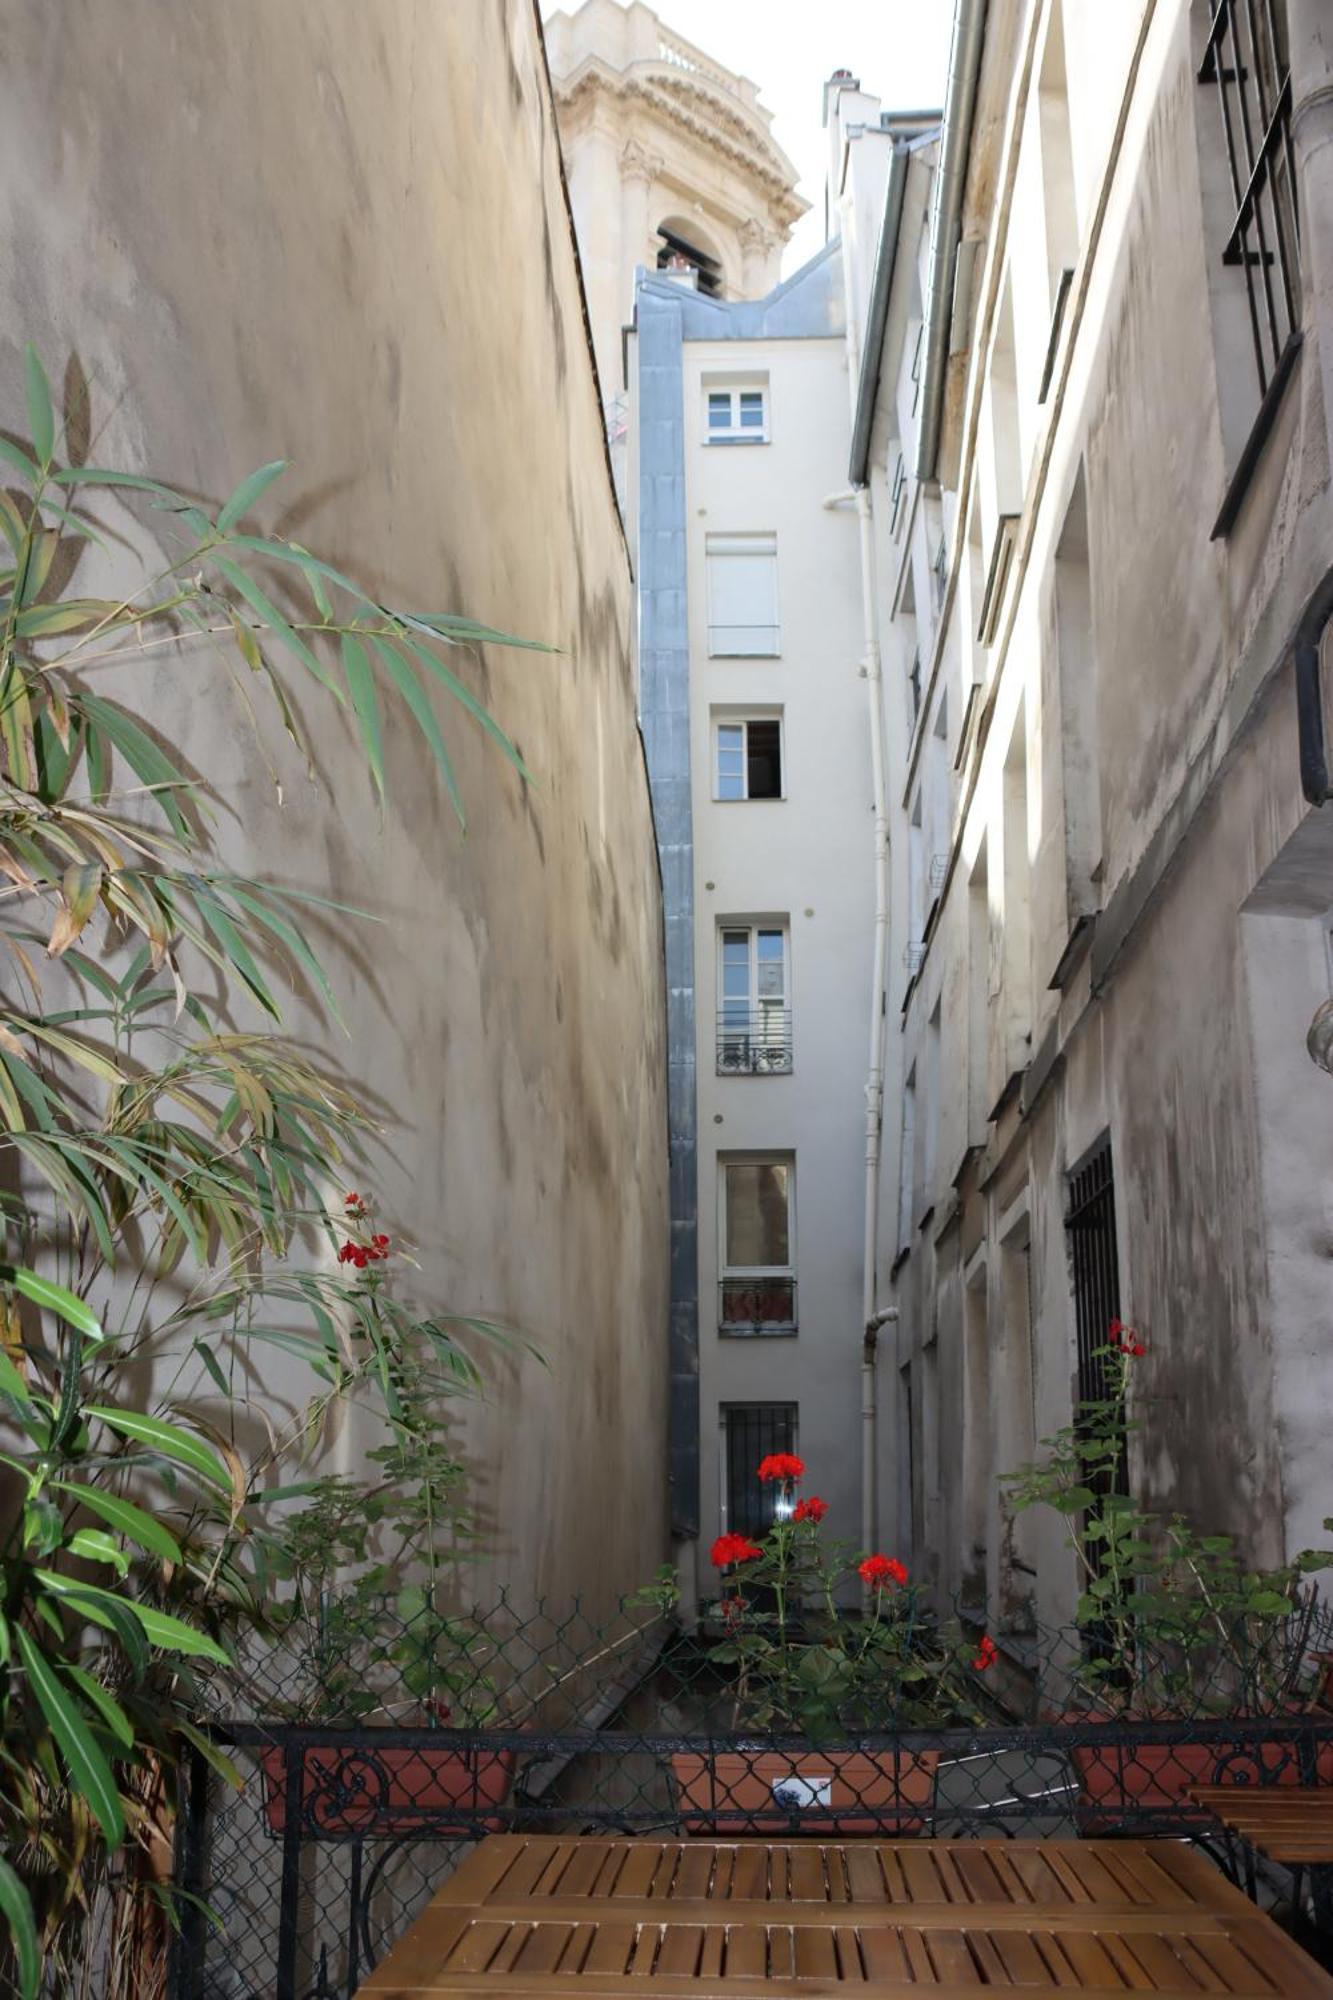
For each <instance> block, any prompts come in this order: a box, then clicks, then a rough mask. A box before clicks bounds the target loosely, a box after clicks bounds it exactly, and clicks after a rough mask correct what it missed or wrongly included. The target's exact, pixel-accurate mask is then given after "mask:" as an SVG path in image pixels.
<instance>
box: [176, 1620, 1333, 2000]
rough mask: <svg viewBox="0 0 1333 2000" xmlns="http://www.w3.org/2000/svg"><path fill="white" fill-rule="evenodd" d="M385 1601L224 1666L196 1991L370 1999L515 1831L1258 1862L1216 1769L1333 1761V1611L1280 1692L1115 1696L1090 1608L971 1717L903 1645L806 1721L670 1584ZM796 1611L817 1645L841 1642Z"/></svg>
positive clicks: (203, 1802) (192, 1988)
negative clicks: (612, 1602) (552, 1603)
mask: <svg viewBox="0 0 1333 2000" xmlns="http://www.w3.org/2000/svg"><path fill="white" fill-rule="evenodd" d="M379 1610H380V1615H379V1617H378V1618H377V1621H376V1623H375V1627H374V1630H373V1631H370V1630H368V1628H367V1623H366V1621H365V1619H364V1617H363V1618H361V1619H360V1620H359V1621H358V1625H357V1629H356V1630H354V1631H349V1630H347V1629H345V1626H344V1624H343V1622H342V1621H340V1618H339V1615H338V1611H337V1607H336V1605H332V1604H331V1605H330V1607H329V1616H328V1618H327V1620H326V1621H324V1622H323V1623H322V1625H321V1629H320V1631H319V1633H318V1634H317V1635H316V1643H315V1644H314V1646H313V1647H311V1646H310V1645H309V1644H308V1643H307V1644H306V1645H305V1646H304V1647H302V1648H300V1649H297V1648H294V1647H292V1646H285V1647H284V1646H276V1647H273V1648H270V1649H269V1650H268V1651H266V1652H264V1653H256V1654H255V1655H254V1657H252V1658H250V1659H248V1660H245V1661H243V1662H242V1663H241V1667H240V1670H239V1672H238V1674H237V1677H236V1679H235V1680H234V1682H232V1683H231V1684H229V1685H228V1686H226V1687H221V1686H219V1687H218V1688H217V1689H216V1690H215V1698H216V1701H217V1704H218V1706H217V1713H216V1716H215V1719H214V1722H213V1725H212V1729H211V1735H212V1738H213V1741H214V1743H215V1745H216V1746H217V1749H218V1751H219V1752H220V1753H221V1754H222V1755H223V1756H224V1757H225V1758H226V1759H227V1760H229V1762H230V1764H231V1765H232V1767H233V1771H234V1777H233V1778H232V1779H230V1780H229V1779H228V1777H227V1776H226V1775H224V1774H221V1773H219V1771H218V1770H217V1769H215V1768H212V1767H210V1765H209V1763H208V1762H207V1761H206V1760H205V1759H204V1758H203V1757H202V1756H201V1755H195V1756H194V1757H193V1759H192V1762H191V1766H190V1768H189V1770H188V1772H187V1784H186V1787H185V1795H184V1805H183V1809H182V1812H181V1816H180V1820H179V1824H178V1840H177V1889H178V1892H179V1896H180V1901H179V1930H178V1932H177V1935H176V1937H175V1939H174V1943H173V1954H172V1966H171V1987H170V1990H171V1994H172V1995H173V1996H174V2000H350V1996H351V1995H352V1994H353V1993H354V1992H355V1991H356V1988H357V1985H358V1983H359V1982H360V1981H361V1980H362V1979H364V1978H365V1977H366V1975H367V1973H368V1971H369V1970H370V1969H371V1968H372V1967H373V1966H374V1965H375V1964H376V1963H377V1962H378V1961H379V1960H380V1959H381V1958H382V1957H383V1955H384V1954H385V1952H386V1951H387V1950H388V1948H389V1946H390V1945H391V1944H392V1943H393V1942H394V1940H395V1939H396V1938H398V1937H399V1936H400V1935H401V1934H402V1932H403V1931H404V1930H405V1929H406V1928H407V1927H408V1926H409V1925H410V1923H411V1922H412V1920H413V1919H414V1917H415V1916H416V1915H417V1914H418V1912H419V1911H420V1910H421V1909H422V1908H423V1907H424V1905H425V1904H426V1902H428V1901H429V1899H430V1897H431V1895H432V1894H433V1893H434V1892H435V1890H436V1889H437V1888H438V1887H439V1886H440V1884H441V1882H443V1881H444V1879H445V1878H446V1877H447V1876H448V1874H449V1873H450V1872H451V1871H452V1870H453V1868H454V1867H455V1866H456V1865H457V1863H458V1861H459V1858H460V1856H461V1855H462V1854H463V1853H464V1852H465V1851H466V1850H467V1849H468V1847H469V1846H470V1845H471V1844H472V1843H474V1842H475V1841H477V1840H479V1839H481V1838H484V1837H485V1836H486V1835H487V1834H489V1833H495V1832H515V1831H517V1832H523V1831H529V1832H563V1833H575V1834H584V1833H586V1834H601V1835H603V1836H608V1835H633V1836H637V1837H641V1838H647V1839H655V1840H659V1841H661V1842H662V1843H663V1844H664V1845H663V1854H664V1857H665V1858H664V1863H663V1865H671V1862H670V1855H671V1853H672V1851H673V1846H672V1844H673V1843H677V1842H680V1843H688V1842H689V1840H690V1839H692V1838H695V1837H700V1836H705V1837H713V1838H723V1839H731V1838H759V1839H769V1840H777V1841H786V1840H789V1839H801V1838H810V1837H820V1836H822V1837H827V1838H830V1839H855V1838H858V1837H880V1838H895V1837H913V1836H929V1835H941V1836H949V1837H952V1838H959V1837H970V1836H978V1837H989V1838H997V1837H998V1838H1005V1837H1015V1836H1021V1837H1024V1838H1034V1837H1050V1836H1061V1837H1065V1838H1071V1837H1078V1836H1079V1835H1095V1836H1098V1837H1105V1836H1107V1835H1115V1834H1122V1833H1123V1834H1135V1835H1139V1836H1141V1837H1143V1836H1149V1837H1151V1836H1166V1837H1172V1838H1188V1839H1192V1840H1195V1841H1198V1842H1200V1843H1201V1844H1202V1845H1204V1846H1205V1847H1207V1848H1209V1850H1210V1851H1211V1852H1213V1854H1214V1855H1215V1857H1216V1858H1217V1859H1218V1860H1219V1862H1221V1863H1222V1865H1224V1866H1226V1867H1228V1868H1229V1869H1230V1870H1231V1872H1233V1873H1234V1874H1236V1875H1237V1876H1238V1878H1239V1877H1240V1874H1241V1860H1240V1857H1239V1856H1237V1855H1236V1854H1234V1853H1233V1852H1232V1851H1231V1850H1230V1848H1229V1847H1228V1844H1227V1839H1226V1836H1225V1835H1224V1833H1223V1830H1222V1828H1221V1826H1220V1823H1219V1822H1218V1821H1217V1820H1216V1819H1215V1818H1214V1817H1213V1815H1212V1814H1211V1813H1210V1812H1209V1811H1208V1810H1206V1809H1205V1808H1204V1807H1202V1806H1200V1805H1199V1804H1197V1803H1196V1802H1195V1801H1194V1800H1193V1799H1192V1798H1191V1796H1190V1793H1191V1788H1193V1787H1195V1786H1199V1785H1205V1784H1215V1783H1235V1784H1261V1785H1299V1784H1304V1785H1310V1784H1330V1783H1333V1710H1330V1709H1329V1708H1326V1707H1325V1706H1324V1705H1323V1696H1324V1692H1325V1686H1324V1683H1325V1679H1326V1668H1327V1662H1326V1661H1325V1660H1323V1659H1322V1657H1321V1655H1322V1654H1323V1653H1325V1652H1328V1653H1329V1654H1330V1656H1331V1657H1333V1631H1330V1630H1329V1629H1328V1627H1327V1621H1325V1620H1324V1619H1323V1617H1322V1615H1321V1618H1320V1619H1319V1620H1318V1621H1316V1622H1313V1623H1312V1622H1311V1621H1310V1620H1309V1619H1308V1618H1307V1620H1306V1621H1305V1627H1304V1629H1303V1630H1302V1632H1301V1634H1300V1642H1299V1647H1298V1649H1297V1651H1296V1652H1295V1653H1292V1652H1291V1648H1290V1646H1288V1648H1287V1650H1288V1654H1289V1655H1290V1656H1291V1671H1290V1672H1289V1673H1286V1674H1285V1676H1279V1677H1278V1678H1277V1680H1276V1681H1275V1680H1274V1679H1273V1677H1272V1676H1269V1677H1268V1679H1267V1680H1266V1682H1265V1686H1266V1687H1267V1688H1268V1691H1269V1706H1268V1712H1260V1710H1259V1707H1258V1695H1257V1680H1256V1681H1255V1682H1254V1683H1253V1684H1245V1676H1244V1674H1242V1675H1241V1683H1240V1684H1238V1682H1237V1679H1236V1672H1235V1666H1234V1661H1233V1662H1232V1663H1231V1664H1230V1665H1229V1666H1228V1668H1227V1671H1226V1672H1223V1671H1222V1669H1221V1666H1220V1665H1219V1667H1218V1671H1217V1673H1216V1675H1215V1677H1214V1678H1213V1680H1212V1681H1211V1682H1210V1683H1209V1684H1208V1685H1207V1686H1206V1687H1205V1688H1204V1690H1203V1692H1202V1694H1201V1695H1200V1693H1199V1691H1198V1689H1197V1676H1196V1677H1195V1680H1196V1691H1195V1697H1194V1698H1193V1699H1192V1701H1191V1702H1190V1703H1189V1704H1188V1705H1187V1704H1185V1703H1184V1701H1183V1700H1178V1702H1177V1705H1176V1709H1175V1710H1174V1711H1173V1712H1171V1713H1169V1714H1166V1713H1157V1714H1153V1715H1143V1714H1131V1713H1130V1712H1129V1711H1130V1709H1131V1708H1132V1706H1133V1690H1132V1689H1129V1688H1124V1687H1121V1688H1117V1687H1116V1685H1114V1683H1112V1684H1110V1685H1107V1684H1106V1683H1105V1681H1103V1682H1102V1683H1100V1684H1099V1685H1098V1688H1097V1691H1096V1695H1095V1698H1094V1697H1093V1696H1092V1695H1090V1693H1089V1687H1088V1677H1087V1672H1086V1658H1087V1642H1086V1635H1085V1634H1081V1633H1078V1632H1056V1633H1044V1634H1041V1635H1039V1638H1038V1639H1037V1641H1035V1642H1034V1641H1033V1640H1032V1639H1031V1638H1028V1639H1027V1640H1025V1642H1024V1644H1023V1647H1022V1650H1021V1653H1020V1652H1019V1651H1018V1649H1015V1650H1014V1652H1013V1653H1012V1654H1011V1653H1010V1652H1009V1651H1007V1650H1006V1648H1005V1647H1004V1646H1003V1644H1001V1646H1000V1648H999V1649H998V1651H987V1650H983V1651H980V1652H978V1653H977V1654H976V1655H975V1657H974V1658H972V1659H971V1660H970V1662H968V1663H966V1666H967V1670H966V1672H965V1682H966V1685H965V1689H964V1698H963V1700H962V1702H961V1703H960V1702H959V1700H958V1698H957V1696H956V1694H955V1697H954V1699H953V1701H952V1703H951V1706H950V1709H949V1712H948V1715H947V1718H946V1723H945V1724H944V1725H936V1724H934V1723H932V1722H931V1721H930V1719H929V1717H928V1716H926V1715H923V1713H922V1703H923V1696H922V1692H921V1690H920V1688H919V1687H918V1686H917V1685H916V1682H915V1680H914V1678H913V1677H912V1674H911V1672H908V1673H907V1674H905V1675H902V1676H898V1677H895V1675H894V1674H893V1673H892V1672H889V1673H887V1674H886V1675H885V1676H884V1679H883V1682H882V1685H881V1687H880V1691H879V1698H878V1699H876V1700H870V1699H868V1697H867V1693H866V1689H865V1686H864V1685H858V1686H857V1687H856V1688H855V1690H854V1693H853V1694H852V1695H849V1696H848V1698H847V1700H846V1701H845V1702H842V1703H840V1702H839V1700H838V1698H837V1690H836V1688H835V1690H834V1694H833V1696H832V1697H830V1699H829V1700H827V1701H826V1702H825V1703H824V1704H823V1706H822V1707H820V1708H819V1709H818V1710H817V1711H816V1712H813V1713H811V1712H809V1711H807V1714H808V1715H809V1716H810V1720H809V1726H806V1727H802V1728H799V1729H798V1728H793V1727H792V1726H791V1722H790V1717H789V1716H784V1715H783V1713H782V1711H781V1704H780V1703H779V1704H778V1705H777V1707H776V1709H775V1708H774V1704H773V1702H772V1701H771V1700H766V1702H765V1703H764V1704H763V1706H764V1707H766V1708H767V1709H769V1710H770V1711H773V1712H772V1713H771V1714H770V1719H769V1721H768V1723H767V1725H766V1726H764V1727H762V1728H760V1727H756V1726H754V1723H753V1720H752V1718H753V1715H754V1713H755V1712H756V1708H757V1706H758V1704H757V1703H756V1700H755V1688H754V1686H753V1684H752V1683H747V1674H748V1673H749V1668H748V1667H747V1664H746V1662H745V1660H744V1659H743V1658H742V1659H741V1660H736V1659H735V1658H732V1657H730V1654H731V1651H732V1649H731V1648H730V1647H729V1645H728V1640H729V1638H730V1637H731V1636H732V1635H731V1634H729V1632H728V1631H727V1630H725V1629H716V1628H710V1627H709V1626H708V1625H706V1624H705V1625H703V1626H699V1627H693V1626H686V1625H683V1624H682V1623H680V1622H679V1621H678V1619H677V1618H676V1617H675V1616H673V1615H671V1614H669V1613H665V1612H662V1611H660V1610H657V1609H655V1608H654V1607H653V1606H652V1605H651V1604H645V1603H644V1602H643V1601H630V1602H627V1603H626V1604H624V1605H623V1606H621V1607H620V1609H619V1610H618V1611H617V1612H616V1613H615V1614H614V1615H613V1616H612V1617H610V1618H608V1619H601V1620H598V1619H593V1618H591V1617H589V1616H587V1615H585V1613H584V1612H583V1611H582V1609H581V1608H580V1607H579V1606H577V1605H574V1606H571V1607H568V1608H566V1609H563V1610H561V1611H559V1612H556V1611H553V1610H552V1609H551V1608H550V1607H548V1606H544V1605H539V1606H537V1607H535V1608H533V1609H530V1610H527V1611H520V1610H518V1609H517V1608H516V1607H515V1606H514V1605H513V1604H512V1603H510V1602H509V1601H508V1600H505V1599H502V1600H501V1601H500V1603H498V1604H497V1605H496V1606H494V1607H493V1608H492V1609H491V1610H490V1611H489V1612H477V1611H475V1610H474V1611H472V1612H471V1613H469V1614H468V1616H467V1618H466V1619H457V1618H455V1619H443V1618H441V1617H438V1616H437V1615H436V1614H434V1613H433V1612H421V1613H419V1614H418V1615H417V1616H416V1617H415V1618H412V1619H407V1620H401V1621H396V1620H395V1613H394V1605H393V1603H391V1602H390V1601H388V1600H386V1601H385V1603H384V1605H383V1606H381V1607H380V1608H379ZM772 1616H773V1612H772V1610H771V1608H768V1609H766V1608H764V1607H762V1606H757V1607H756V1608H755V1611H754V1617H755V1619H756V1620H757V1621H758V1622H759V1624H760V1626H761V1627H762V1625H763V1622H764V1620H765V1619H771V1618H772ZM848 1629H849V1632H850V1634H851V1638H850V1641H849V1643H850V1644H851V1645H853V1646H854V1645H855V1644H856V1633H857V1621H856V1619H855V1617H854V1615H852V1614H848ZM787 1637H788V1638H789V1639H793V1640H794V1643H793V1644H792V1649H791V1656H792V1659H793V1660H794V1661H795V1662H796V1663H797V1669H796V1670H803V1669H804V1667H805V1666H806V1665H808V1663H806V1662H805V1661H804V1654H805V1653H807V1652H810V1651H814V1650H819V1648H818V1647H802V1646H801V1645H800V1643H799V1632H797V1633H796V1634H795V1635H793V1634H791V1633H788V1634H787ZM823 1649H824V1650H825V1651H828V1652H829V1654H830V1658H833V1659H835V1660H836V1657H837V1655H836V1651H835V1650H834V1649H830V1648H829V1647H828V1646H827V1643H826V1641H825V1643H824V1646H823ZM969 1650H970V1649H968V1648H964V1651H965V1652H966V1651H969ZM914 1657H915V1655H914ZM1178 1681H1179V1676H1177V1682H1178ZM1155 1684H1156V1685H1161V1684H1162V1674H1161V1673H1160V1672H1159V1673H1158V1674H1157V1676H1156V1682H1155ZM1275 1689H1276V1698H1273V1695H1274V1690H1275ZM766 1693H767V1694H771V1689H768V1690H766ZM799 1695H800V1689H799V1688H797V1689H796V1696H797V1697H799ZM349 1711H350V1712H349ZM1245 1865H1246V1868H1247V1870H1248V1869H1250V1868H1251V1867H1252V1858H1250V1859H1247V1861H1246V1864H1245Z"/></svg>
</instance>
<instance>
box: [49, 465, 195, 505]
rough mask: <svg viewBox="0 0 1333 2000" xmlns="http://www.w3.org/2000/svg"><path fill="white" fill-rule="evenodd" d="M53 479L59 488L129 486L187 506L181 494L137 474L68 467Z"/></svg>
mask: <svg viewBox="0 0 1333 2000" xmlns="http://www.w3.org/2000/svg"><path fill="white" fill-rule="evenodd" d="M33 470H34V471H35V470H36V467H34V468H33ZM51 478H52V480H53V481H54V482H55V484H56V485H57V486H127V487H129V489H130V490H131V492H134V493H151V494H153V495H154V496H155V497H156V498H157V499H159V500H168V501H172V502H178V503H180V504H181V505H184V504H186V503H185V502H183V501H182V500H181V495H180V494H179V493H175V492H173V491H172V489H171V487H170V486H163V485H162V483H161V481H160V480H157V479H144V478H142V477H141V476H140V475H139V474H138V473H137V472H112V471H109V470H108V469H107V468H106V467H105V466H101V465H67V466H64V467H63V468H62V469H61V470H60V471H59V472H53V473H52V474H51Z"/></svg>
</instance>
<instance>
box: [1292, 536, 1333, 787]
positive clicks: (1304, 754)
mask: <svg viewBox="0 0 1333 2000" xmlns="http://www.w3.org/2000/svg"><path fill="white" fill-rule="evenodd" d="M1330 618H1333V569H1328V570H1325V572H1324V575H1323V579H1322V581H1321V582H1319V583H1317V584H1316V585H1315V587H1314V590H1313V591H1312V592H1311V594H1310V598H1309V600H1308V602H1307V604H1306V606H1305V609H1304V611H1303V612H1302V613H1301V619H1300V623H1299V625H1297V627H1296V637H1295V640H1294V641H1293V651H1294V653H1295V655H1296V726H1297V731H1298V735H1299V739H1300V746H1301V790H1302V791H1303V792H1304V794H1305V796H1306V798H1307V799H1308V800H1309V802H1310V804H1311V805H1312V806H1322V805H1326V804H1327V803H1328V800H1329V799H1330V798H1333V791H1331V790H1330V788H1329V782H1328V753H1327V751H1326V749H1325V745H1324V697H1323V690H1322V688H1321V687H1320V681H1319V643H1320V641H1321V639H1322V638H1323V636H1324V628H1325V626H1326V625H1327V624H1328V621H1329V619H1330Z"/></svg>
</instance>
